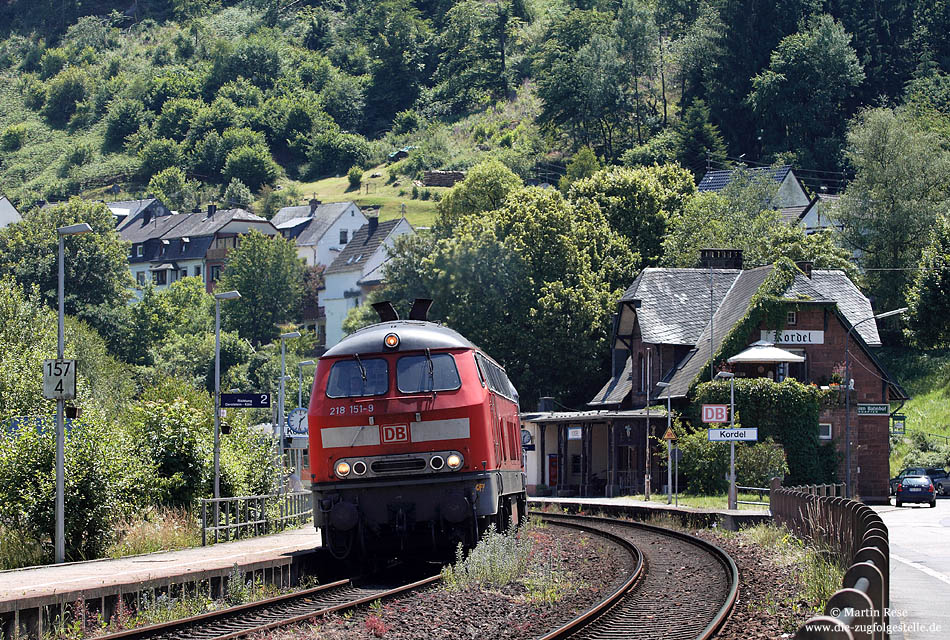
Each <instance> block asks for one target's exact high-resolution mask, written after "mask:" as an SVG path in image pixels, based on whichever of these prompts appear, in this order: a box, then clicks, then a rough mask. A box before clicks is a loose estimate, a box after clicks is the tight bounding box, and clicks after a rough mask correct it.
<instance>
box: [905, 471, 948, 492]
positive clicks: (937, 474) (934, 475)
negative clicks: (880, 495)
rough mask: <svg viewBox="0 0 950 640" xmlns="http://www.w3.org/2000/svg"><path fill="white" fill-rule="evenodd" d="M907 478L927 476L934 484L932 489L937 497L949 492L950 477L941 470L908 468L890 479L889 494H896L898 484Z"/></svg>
mask: <svg viewBox="0 0 950 640" xmlns="http://www.w3.org/2000/svg"><path fill="white" fill-rule="evenodd" d="M907 476H928V477H929V478H930V479H931V480H933V483H934V489H935V490H936V492H937V493H938V494H939V495H942V496H943V495H947V493H948V492H950V477H948V476H947V472H946V471H944V470H943V469H936V468H926V469H925V468H924V467H909V468H907V469H904V470H903V471H901V472H900V475H898V476H897V477H896V478H891V480H890V483H891V493H892V494H893V493H897V485H898V483H899V482H900V481H901V480H903V479H904V478H906V477H907Z"/></svg>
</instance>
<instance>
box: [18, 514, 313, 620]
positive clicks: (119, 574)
mask: <svg viewBox="0 0 950 640" xmlns="http://www.w3.org/2000/svg"><path fill="white" fill-rule="evenodd" d="M320 545H321V541H320V534H319V532H317V531H316V530H315V529H314V528H313V525H312V524H308V525H306V526H304V527H301V528H299V529H292V530H289V531H284V532H282V533H278V534H273V535H269V536H261V537H257V538H247V539H244V540H238V541H234V542H221V543H218V544H215V545H211V546H207V547H196V548H191V549H182V550H179V551H162V552H158V553H149V554H144V555H138V556H129V557H126V558H117V559H104V560H92V561H88V562H72V563H67V564H61V565H47V566H42V567H30V568H25V569H14V570H11V571H0V637H11V635H14V634H15V633H16V632H14V631H13V630H19V633H20V634H21V635H24V634H25V635H27V636H29V637H42V636H43V631H44V627H46V628H48V623H49V621H50V620H52V619H55V616H57V615H60V613H61V612H62V611H63V609H64V607H68V606H69V605H72V604H73V603H74V602H76V601H78V600H83V601H84V602H85V603H87V606H89V607H90V609H92V610H94V611H96V612H99V613H100V614H101V615H103V617H104V618H108V617H109V615H110V613H111V611H112V610H113V608H114V606H115V603H116V601H117V599H118V598H119V597H127V599H130V600H131V601H132V602H134V601H135V600H137V599H138V595H139V594H141V593H145V592H149V591H153V590H157V591H160V592H167V591H169V590H175V589H176V587H177V589H178V590H179V591H181V590H184V591H188V592H192V593H194V592H201V593H207V594H208V595H210V596H211V597H220V594H221V593H222V590H223V589H224V585H225V582H226V580H227V577H228V575H229V574H231V573H232V572H233V571H234V570H235V569H234V567H235V565H237V567H238V570H239V571H240V572H241V573H242V574H243V575H244V576H251V577H254V578H259V579H261V580H262V581H264V582H267V583H271V584H275V585H278V586H290V585H292V584H296V582H297V579H298V576H300V575H303V574H304V572H306V571H307V570H308V569H309V563H311V562H312V558H313V556H314V555H315V554H314V551H315V550H316V549H317V547H320Z"/></svg>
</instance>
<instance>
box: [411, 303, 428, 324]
mask: <svg viewBox="0 0 950 640" xmlns="http://www.w3.org/2000/svg"><path fill="white" fill-rule="evenodd" d="M431 306H432V299H431V298H416V301H415V302H413V303H412V309H411V310H410V311H409V319H410V320H426V319H428V317H429V307H431Z"/></svg>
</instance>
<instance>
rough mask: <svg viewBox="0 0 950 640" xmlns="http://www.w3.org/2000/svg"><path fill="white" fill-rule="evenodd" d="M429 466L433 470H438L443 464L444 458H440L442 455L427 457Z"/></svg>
mask: <svg viewBox="0 0 950 640" xmlns="http://www.w3.org/2000/svg"><path fill="white" fill-rule="evenodd" d="M429 466H430V467H432V469H433V470H434V471H438V470H439V469H441V468H442V467H443V466H445V460H443V459H442V456H432V457H431V458H429Z"/></svg>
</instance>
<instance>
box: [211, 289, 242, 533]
mask: <svg viewBox="0 0 950 640" xmlns="http://www.w3.org/2000/svg"><path fill="white" fill-rule="evenodd" d="M240 297H241V294H240V293H238V292H237V291H222V292H221V293H216V294H214V497H215V500H217V499H218V498H220V497H221V301H222V300H237V299H238V298H240ZM214 512H215V518H214V526H218V503H217V502H215V503H214Z"/></svg>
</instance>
